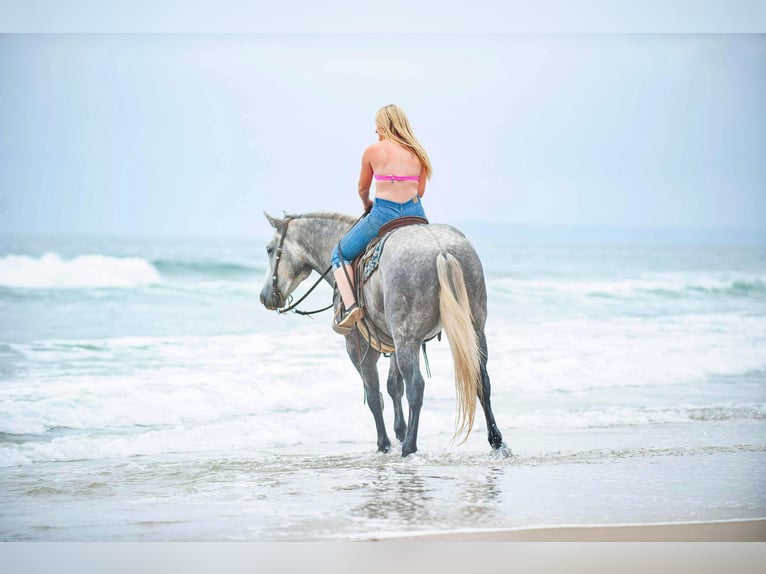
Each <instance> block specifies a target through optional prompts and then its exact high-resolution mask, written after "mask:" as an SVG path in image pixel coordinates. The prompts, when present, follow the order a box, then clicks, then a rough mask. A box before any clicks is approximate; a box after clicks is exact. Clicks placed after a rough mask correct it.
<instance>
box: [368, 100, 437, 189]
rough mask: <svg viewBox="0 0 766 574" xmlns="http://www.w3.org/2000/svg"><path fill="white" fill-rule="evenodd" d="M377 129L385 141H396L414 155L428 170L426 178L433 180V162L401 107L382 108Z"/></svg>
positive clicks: (376, 115)
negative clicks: (413, 131)
mask: <svg viewBox="0 0 766 574" xmlns="http://www.w3.org/2000/svg"><path fill="white" fill-rule="evenodd" d="M375 127H376V128H377V130H378V134H380V135H381V136H383V138H384V139H387V140H391V141H395V142H396V143H398V144H399V145H401V146H404V147H406V148H407V149H408V150H410V151H411V152H412V153H414V154H415V155H416V156H417V158H418V159H419V160H420V163H421V164H422V166H423V167H424V168H425V170H426V178H428V179H430V178H431V174H432V173H433V169H432V168H431V160H430V159H428V154H427V153H426V150H425V149H423V146H422V145H420V142H419V141H418V139H417V138H416V137H415V134H413V133H412V128H411V127H410V122H409V121H408V120H407V116H406V115H405V114H404V111H403V110H402V109H401V108H400V107H399V106H396V105H394V104H389V105H387V106H383V107H382V108H380V109H379V110H378V113H376V114H375Z"/></svg>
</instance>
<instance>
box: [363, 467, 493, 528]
mask: <svg viewBox="0 0 766 574" xmlns="http://www.w3.org/2000/svg"><path fill="white" fill-rule="evenodd" d="M463 470H464V471H465V472H468V473H470V475H471V476H470V477H466V476H465V472H458V473H451V474H450V475H445V474H444V473H443V472H440V471H439V469H437V468H435V467H429V466H425V467H424V466H409V465H407V466H405V465H404V464H401V463H398V464H390V465H381V466H379V467H378V468H376V469H371V473H374V474H373V475H372V477H371V481H370V483H368V484H367V488H366V489H365V498H364V501H363V502H362V503H361V504H359V505H357V506H355V507H354V508H353V509H352V510H351V511H352V513H353V514H354V515H356V516H358V517H360V518H364V519H367V520H370V521H372V522H374V523H377V524H386V525H387V527H388V528H390V527H391V526H395V527H398V528H402V529H405V530H410V529H413V528H418V529H423V528H438V527H444V525H446V524H454V523H455V521H456V520H457V521H458V522H459V523H461V524H465V525H467V526H478V527H481V526H483V525H485V521H486V520H488V519H491V518H494V517H495V514H496V508H497V502H498V501H499V499H500V496H501V490H500V488H499V484H498V478H499V477H500V476H501V475H502V472H503V470H504V469H503V468H501V467H489V468H486V469H479V468H476V467H473V468H466V469H463Z"/></svg>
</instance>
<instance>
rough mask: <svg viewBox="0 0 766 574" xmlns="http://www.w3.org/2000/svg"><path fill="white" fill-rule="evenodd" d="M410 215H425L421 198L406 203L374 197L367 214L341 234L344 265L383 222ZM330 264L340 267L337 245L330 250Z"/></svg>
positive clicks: (358, 252)
mask: <svg viewBox="0 0 766 574" xmlns="http://www.w3.org/2000/svg"><path fill="white" fill-rule="evenodd" d="M410 215H418V216H420V217H425V216H426V214H425V211H423V200H422V199H420V198H419V197H417V196H415V197H413V198H412V199H411V200H409V201H408V202H407V203H397V202H395V201H389V200H387V199H379V198H377V197H376V198H375V201H374V202H373V205H372V211H370V213H369V215H367V217H365V218H364V219H362V220H361V221H360V222H359V223H357V224H356V225H355V226H354V227H352V228H351V230H350V231H349V232H348V233H346V235H344V236H343V239H341V240H340V249H341V251H343V259H344V264H345V265H351V261H352V260H353V259H354V257H356V256H357V255H359V254H360V253H361V252H362V251H364V248H365V247H367V244H368V243H369V242H370V241H371V240H372V238H373V237H375V236H376V235H377V234H378V231H379V230H380V228H381V227H382V226H383V224H385V223H388V222H389V221H391V220H392V219H396V218H397V217H405V216H410ZM332 266H333V269H338V268H339V267H340V253H339V252H338V246H337V245H336V246H335V249H333V251H332Z"/></svg>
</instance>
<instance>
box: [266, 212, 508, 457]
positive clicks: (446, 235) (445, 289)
mask: <svg viewBox="0 0 766 574" xmlns="http://www.w3.org/2000/svg"><path fill="white" fill-rule="evenodd" d="M264 215H265V216H266V219H267V220H268V222H269V223H270V224H271V226H272V227H273V228H274V230H275V231H274V235H273V237H272V238H271V240H270V241H269V243H268V244H267V245H266V253H267V255H268V258H269V270H268V273H267V276H266V281H265V283H264V286H263V289H262V290H261V294H260V300H261V303H262V304H263V306H264V307H266V308H267V309H269V310H278V311H279V310H282V311H284V310H285V309H286V307H287V306H288V305H289V302H290V301H291V293H293V292H294V291H295V289H296V288H297V287H298V285H299V284H301V283H302V282H303V281H304V280H305V279H306V278H308V277H309V275H311V272H312V271H316V272H318V273H319V274H320V275H321V274H323V273H324V275H323V277H324V278H325V279H326V280H327V282H328V283H330V285H331V286H332V284H333V279H332V274H329V273H328V272H329V269H330V267H329V266H330V258H331V254H332V250H333V248H334V247H335V245H336V244H337V243H338V242H339V241H340V239H341V237H343V235H345V233H346V232H347V231H348V230H349V229H350V228H351V227H352V226H353V225H354V223H355V222H356V221H357V220H356V219H354V218H353V217H350V216H347V215H342V214H337V213H306V214H300V215H285V216H284V217H283V218H277V217H272V216H271V215H269V214H268V213H264ZM320 281H321V279H320ZM363 288H364V294H365V297H364V301H365V308H364V313H365V318H366V319H369V320H371V321H372V323H373V324H374V325H376V326H377V327H378V328H379V329H380V330H382V331H383V332H384V333H385V334H386V335H388V337H389V338H390V339H392V340H393V342H394V349H395V351H394V352H393V353H392V354H391V361H390V366H389V372H388V381H387V389H388V393H389V395H390V396H391V398H392V399H393V404H394V432H395V433H396V438H397V439H398V440H399V441H400V442H401V443H402V456H403V457H406V456H408V455H410V454H412V453H414V452H416V451H417V437H418V422H419V419H420V410H421V407H422V404H423V391H424V387H425V381H424V379H423V376H422V374H421V372H420V349H421V346H422V344H423V342H424V341H427V340H429V339H431V338H433V337H435V336H436V335H437V334H438V333H439V332H440V331H442V330H443V331H444V332H445V334H446V336H447V339H448V341H449V344H450V350H451V353H452V359H453V365H454V379H455V388H456V391H457V397H458V401H457V402H458V405H457V409H458V412H457V418H456V429H455V433H454V435H453V439H455V438H456V437H457V436H458V435H459V434H464V435H465V436H464V438H463V440H462V441H461V442H460V443H459V444H462V443H463V442H465V440H466V439H467V438H468V435H469V433H470V432H471V429H472V428H473V422H474V412H475V410H476V400H477V398H478V400H479V401H480V403H481V406H482V409H483V411H484V417H485V419H486V423H487V435H488V437H487V438H488V441H489V444H490V446H491V447H492V449H493V451H497V452H499V453H501V454H502V455H504V456H508V455H509V454H510V453H509V451H508V449H507V447H506V445H505V443H504V442H503V437H502V434H501V433H500V430H499V429H498V427H497V424H496V422H495V417H494V414H493V412H492V407H491V405H490V380H489V374H488V373H487V338H486V336H485V333H484V326H485V323H486V319H487V291H486V285H485V282H484V271H483V268H482V265H481V261H480V260H479V256H478V254H477V253H476V251H475V250H474V248H473V246H472V245H471V244H470V242H469V241H468V239H466V237H465V236H464V235H463V234H462V233H461V232H460V231H459V230H457V229H456V228H454V227H452V226H450V225H443V224H428V225H412V226H407V227H402V228H399V229H397V230H396V231H395V232H393V233H392V234H391V235H390V236H389V237H388V239H387V242H386V244H385V248H384V249H383V251H382V253H381V255H380V258H379V262H378V269H377V271H376V272H375V273H373V274H372V275H371V276H370V277H369V278H368V279H367V281H366V282H365V284H364V287H363ZM345 337H346V351H347V352H348V356H349V358H350V359H351V361H352V363H353V364H354V367H355V368H356V370H357V372H358V373H359V375H360V376H361V378H362V382H363V384H364V389H365V395H366V400H367V404H368V406H369V408H370V411H372V416H373V418H374V420H375V427H376V430H377V447H378V451H380V452H384V453H385V452H388V451H389V450H390V448H391V441H390V440H389V438H388V435H387V434H386V427H385V424H384V421H383V402H382V401H383V397H382V394H381V393H380V382H379V380H378V370H377V361H378V359H379V357H380V352H377V351H375V350H374V349H373V348H369V347H368V345H367V341H366V340H365V339H363V338H362V335H361V333H360V331H359V330H358V329H356V328H354V329H352V330H351V332H349V333H348V334H347V335H345ZM360 349H365V352H364V353H362V352H360ZM405 383H406V395H407V402H408V404H409V416H408V419H407V421H406V422H405V420H404V412H403V409H402V396H403V394H404V392H405Z"/></svg>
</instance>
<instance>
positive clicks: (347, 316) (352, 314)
mask: <svg viewBox="0 0 766 574" xmlns="http://www.w3.org/2000/svg"><path fill="white" fill-rule="evenodd" d="M361 318H362V310H361V309H360V308H359V306H358V305H357V304H356V303H354V304H353V305H351V307H349V308H348V309H346V310H345V311H344V313H343V315H342V316H341V318H340V319H338V320H337V321H336V322H335V325H336V326H338V327H340V328H341V329H348V328H351V327H353V326H354V325H355V324H356V322H357V321H359V319H361Z"/></svg>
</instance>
